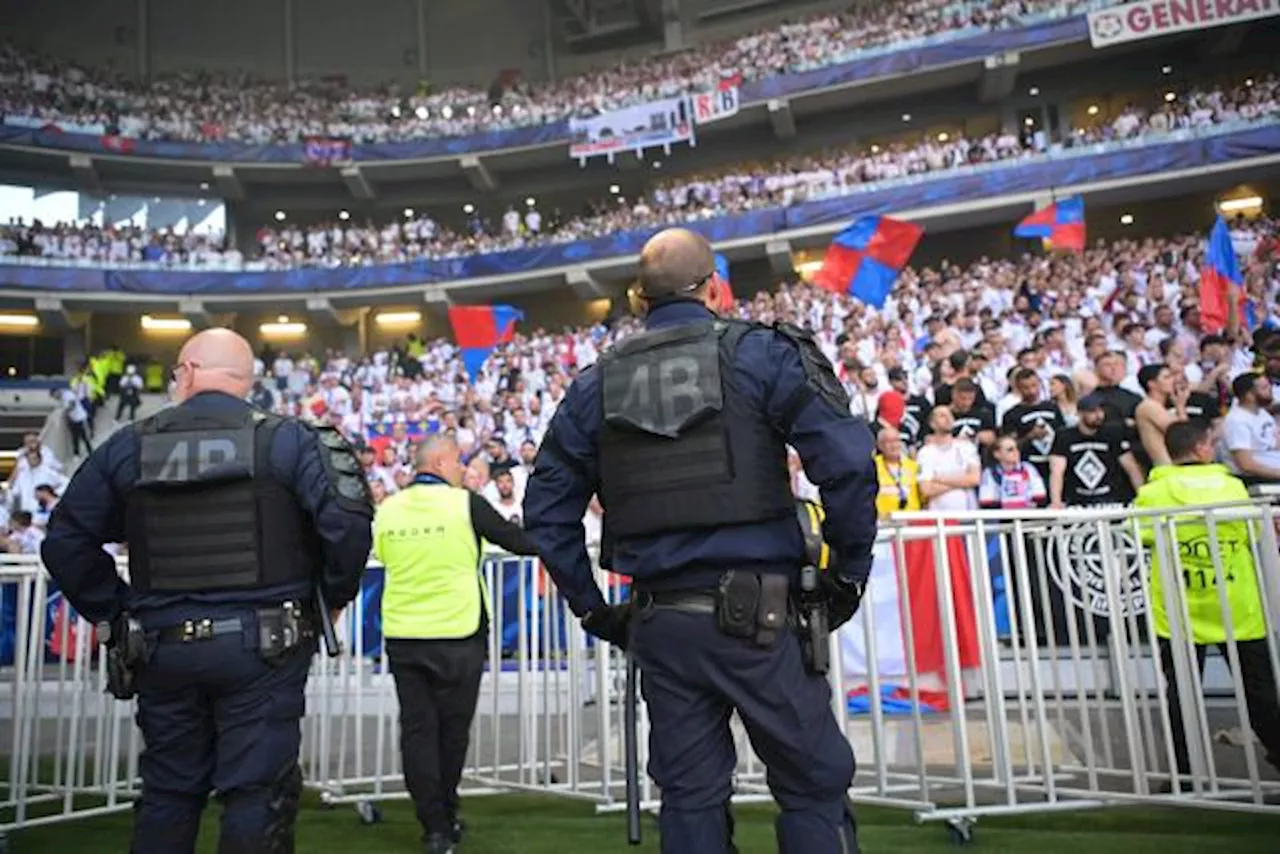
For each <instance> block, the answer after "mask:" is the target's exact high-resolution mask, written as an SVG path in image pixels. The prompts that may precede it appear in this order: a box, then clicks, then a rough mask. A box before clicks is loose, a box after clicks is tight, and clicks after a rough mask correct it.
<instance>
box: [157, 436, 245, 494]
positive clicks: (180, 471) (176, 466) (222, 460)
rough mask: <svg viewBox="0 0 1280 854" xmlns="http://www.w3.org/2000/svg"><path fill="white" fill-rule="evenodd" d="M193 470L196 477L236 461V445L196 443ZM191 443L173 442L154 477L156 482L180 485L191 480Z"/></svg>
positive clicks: (228, 442)
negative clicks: (171, 448) (170, 449)
mask: <svg viewBox="0 0 1280 854" xmlns="http://www.w3.org/2000/svg"><path fill="white" fill-rule="evenodd" d="M195 444H196V447H195V452H196V458H195V460H194V462H195V468H196V475H197V476H199V475H202V474H204V473H206V472H208V471H212V470H213V469H215V468H217V467H218V466H221V465H226V464H227V463H233V462H235V460H236V445H235V442H232V441H231V440H230V439H201V440H200V441H198V442H196V443H195ZM191 450H192V449H191V443H190V442H188V441H186V440H185V439H184V440H182V441H180V442H175V443H174V445H173V450H172V451H170V452H169V456H168V457H166V458H165V461H164V465H162V466H161V467H160V472H159V474H157V475H156V480H158V481H168V482H171V483H180V482H182V481H187V480H190V479H191V463H192V462H193V461H192V459H191Z"/></svg>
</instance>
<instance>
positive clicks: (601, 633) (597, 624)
mask: <svg viewBox="0 0 1280 854" xmlns="http://www.w3.org/2000/svg"><path fill="white" fill-rule="evenodd" d="M630 624H631V606H630V605H602V606H600V607H599V608H596V609H594V610H592V611H589V612H588V613H587V615H586V616H585V617H583V618H582V628H584V629H586V632H587V634H589V635H593V636H595V637H598V638H600V640H602V641H608V642H609V643H611V644H613V645H614V646H616V647H618V648H619V649H626V648H627V640H628V627H629V626H630Z"/></svg>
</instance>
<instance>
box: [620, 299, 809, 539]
mask: <svg viewBox="0 0 1280 854" xmlns="http://www.w3.org/2000/svg"><path fill="white" fill-rule="evenodd" d="M756 328H761V327H757V326H755V325H754V324H750V323H743V322H740V321H731V320H720V319H717V320H713V321H705V322H698V323H692V324H685V325H681V326H674V327H670V328H666V329H660V330H655V331H652V332H646V333H643V334H641V335H637V336H635V337H633V338H628V339H626V340H624V341H622V342H621V343H619V344H618V345H617V346H616V347H614V348H613V349H612V350H610V351H609V352H608V353H606V354H605V355H604V356H603V357H602V358H601V359H600V367H599V370H600V393H601V397H602V411H603V412H604V424H603V425H602V426H601V428H600V440H599V447H600V500H601V503H602V504H603V505H604V507H605V511H606V512H605V518H606V519H607V520H608V521H607V524H608V528H609V534H610V536H611V537H617V538H625V537H637V536H645V535H649V534H658V533H662V532H666V531H682V530H689V529H694V528H711V527H720V526H724V525H739V524H746V523H750V522H763V521H766V520H770V519H777V518H784V517H787V516H790V515H792V514H793V513H794V512H795V505H794V502H793V500H792V497H791V481H790V476H789V473H788V471H787V449H786V445H785V444H784V442H783V440H782V437H781V436H780V435H779V434H778V433H777V432H776V431H775V430H774V429H773V428H772V427H771V426H770V425H769V423H768V422H767V421H766V420H765V417H764V413H762V412H759V411H756V410H755V409H754V408H752V407H751V406H750V405H749V404H748V403H747V401H746V400H745V399H744V398H743V396H742V394H741V393H740V392H739V391H738V389H737V387H736V385H735V384H734V381H733V359H734V353H735V351H736V350H737V347H738V342H739V341H741V339H742V336H743V335H745V334H746V333H747V332H750V331H751V330H752V329H756Z"/></svg>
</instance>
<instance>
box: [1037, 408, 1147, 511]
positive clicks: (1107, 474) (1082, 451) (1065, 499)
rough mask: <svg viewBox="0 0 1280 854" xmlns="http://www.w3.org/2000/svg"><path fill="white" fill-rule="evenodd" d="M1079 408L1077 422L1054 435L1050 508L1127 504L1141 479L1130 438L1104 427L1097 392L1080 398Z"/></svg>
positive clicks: (1050, 466) (1103, 413)
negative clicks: (1078, 420) (1078, 419)
mask: <svg viewBox="0 0 1280 854" xmlns="http://www.w3.org/2000/svg"><path fill="white" fill-rule="evenodd" d="M1078 409H1079V413H1080V423H1079V424H1077V425H1076V426H1075V427H1068V428H1066V429H1065V430H1060V431H1058V434H1057V436H1055V437H1054V442H1053V450H1052V452H1051V453H1050V457H1049V468H1050V475H1049V501H1050V506H1051V507H1053V508H1055V509H1057V508H1061V507H1087V506H1089V505H1094V504H1128V503H1129V502H1130V501H1132V500H1133V497H1134V495H1136V494H1137V490H1138V488H1139V487H1140V486H1142V484H1143V482H1144V480H1145V479H1144V478H1143V475H1142V469H1141V468H1140V467H1139V466H1138V461H1137V460H1136V459H1134V457H1133V452H1132V449H1131V447H1130V445H1129V440H1128V439H1126V438H1125V436H1124V433H1122V432H1121V430H1120V429H1119V428H1116V427H1110V426H1107V424H1106V409H1105V402H1104V400H1103V399H1102V398H1101V397H1099V396H1098V395H1097V394H1096V393H1093V394H1087V395H1085V396H1084V397H1083V398H1082V399H1081V400H1080V403H1079V405H1078Z"/></svg>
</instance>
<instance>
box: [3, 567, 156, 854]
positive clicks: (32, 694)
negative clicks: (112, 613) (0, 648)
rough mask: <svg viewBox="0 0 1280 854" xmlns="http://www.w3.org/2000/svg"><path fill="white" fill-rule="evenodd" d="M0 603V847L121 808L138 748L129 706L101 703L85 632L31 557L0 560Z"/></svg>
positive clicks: (131, 788)
mask: <svg viewBox="0 0 1280 854" xmlns="http://www.w3.org/2000/svg"><path fill="white" fill-rule="evenodd" d="M0 593H2V594H3V596H2V598H0V610H2V612H3V615H4V618H5V622H6V623H9V624H10V626H9V627H11V629H12V633H11V635H10V636H9V637H8V638H7V639H6V644H9V645H11V648H10V649H8V650H6V652H7V653H9V654H10V655H11V656H12V662H11V663H8V662H6V666H5V667H4V669H5V670H6V671H7V674H6V678H5V679H4V681H3V687H2V688H0V744H3V745H5V746H6V747H7V748H8V756H7V757H5V764H7V766H8V777H7V783H6V784H5V786H4V788H3V799H2V800H0V838H2V836H3V834H4V833H5V832H7V831H9V830H10V829H12V828H15V827H24V826H25V827H33V826H37V825H42V824H52V823H55V822H60V821H66V820H68V819H74V818H88V817H90V816H95V815H104V814H108V813H113V812H119V811H121V810H124V809H127V808H129V807H130V806H131V804H132V799H133V798H134V797H135V796H136V794H137V787H136V780H137V757H138V750H139V747H140V742H141V739H140V737H139V734H138V730H137V728H136V727H135V726H134V725H133V708H132V704H130V703H120V702H117V701H115V700H114V699H113V698H111V697H110V696H109V695H107V694H106V693H105V686H106V673H105V671H104V670H103V667H102V662H101V660H100V657H99V656H97V654H96V653H97V647H96V642H95V638H94V635H93V631H92V628H91V627H90V626H89V625H88V624H87V623H85V622H84V621H83V620H80V619H79V618H78V617H76V616H75V615H74V612H72V610H71V608H70V606H69V605H67V604H66V602H65V601H64V600H63V599H62V596H61V594H58V593H56V592H54V593H51V592H50V588H49V584H48V582H47V580H46V575H45V573H44V572H43V570H42V568H41V566H40V564H39V561H38V560H37V559H36V558H35V557H19V556H9V555H6V556H4V558H3V561H0Z"/></svg>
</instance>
